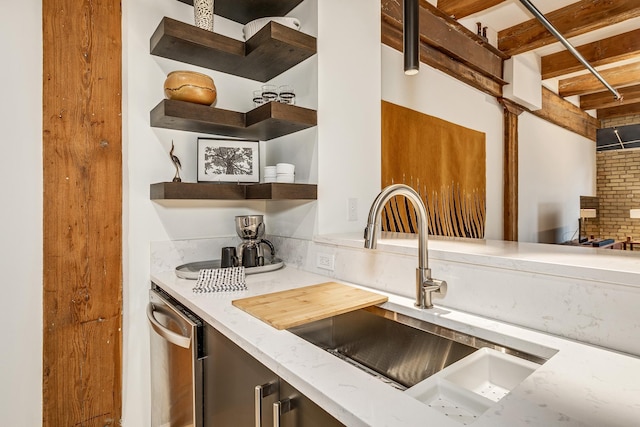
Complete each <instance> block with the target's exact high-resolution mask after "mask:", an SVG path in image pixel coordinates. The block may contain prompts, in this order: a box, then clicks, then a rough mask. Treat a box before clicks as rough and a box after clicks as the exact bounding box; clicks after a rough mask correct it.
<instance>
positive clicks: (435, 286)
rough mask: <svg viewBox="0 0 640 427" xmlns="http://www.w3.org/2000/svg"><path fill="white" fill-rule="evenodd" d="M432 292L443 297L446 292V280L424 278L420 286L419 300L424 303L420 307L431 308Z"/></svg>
mask: <svg viewBox="0 0 640 427" xmlns="http://www.w3.org/2000/svg"><path fill="white" fill-rule="evenodd" d="M434 293H435V294H438V295H440V296H441V297H444V296H445V295H446V294H447V282H446V281H444V280H438V279H432V278H429V279H427V280H425V281H424V282H423V283H422V286H421V294H422V298H421V300H422V304H423V305H424V307H421V308H433V294H434Z"/></svg>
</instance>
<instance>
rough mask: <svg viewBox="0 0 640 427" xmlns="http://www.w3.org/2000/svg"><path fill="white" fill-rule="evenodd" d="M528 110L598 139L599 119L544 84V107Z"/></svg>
mask: <svg viewBox="0 0 640 427" xmlns="http://www.w3.org/2000/svg"><path fill="white" fill-rule="evenodd" d="M527 111H529V112H530V113H531V114H533V115H534V116H537V117H540V118H541V119H543V120H546V121H548V122H550V123H554V124H556V125H558V126H560V127H561V128H564V129H567V130H569V131H571V132H574V133H577V134H578V135H582V136H584V137H585V138H588V139H590V140H592V141H595V140H596V130H597V129H598V120H597V119H596V118H595V117H592V116H590V115H589V114H587V113H585V112H584V111H582V110H581V109H580V108H579V107H577V106H575V105H573V104H572V103H570V102H569V101H566V100H564V99H562V98H560V97H559V96H558V95H556V94H555V93H553V92H552V91H551V90H549V89H547V88H546V87H544V86H543V87H542V108H541V109H539V110H534V111H532V110H527Z"/></svg>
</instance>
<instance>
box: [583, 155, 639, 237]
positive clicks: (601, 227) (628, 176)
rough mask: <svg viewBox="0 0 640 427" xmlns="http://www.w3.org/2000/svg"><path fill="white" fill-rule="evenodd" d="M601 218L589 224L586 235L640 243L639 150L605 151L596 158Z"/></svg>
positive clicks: (599, 216) (599, 215) (586, 227)
mask: <svg viewBox="0 0 640 427" xmlns="http://www.w3.org/2000/svg"><path fill="white" fill-rule="evenodd" d="M596 164H597V184H596V188H597V196H598V198H599V200H600V207H599V209H598V217H597V218H594V219H590V220H588V221H587V224H586V226H585V229H586V232H587V233H586V234H588V235H594V236H596V237H600V238H611V239H616V240H625V239H626V238H627V236H631V238H632V240H633V241H636V242H638V241H640V219H631V218H629V210H630V209H640V149H627V150H611V151H602V152H599V153H597V155H596Z"/></svg>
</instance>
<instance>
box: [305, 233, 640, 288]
mask: <svg viewBox="0 0 640 427" xmlns="http://www.w3.org/2000/svg"><path fill="white" fill-rule="evenodd" d="M313 242H314V243H316V244H320V245H328V246H333V247H336V248H347V249H351V250H363V251H365V250H367V249H364V247H363V246H364V238H363V237H362V236H359V235H358V234H356V233H343V234H330V235H317V236H314V238H313ZM417 243H418V242H417V238H416V237H415V235H411V234H403V233H382V235H381V238H380V240H379V241H378V248H377V250H378V251H381V252H384V253H389V254H395V255H409V256H417V247H418V246H417ZM429 260H430V261H446V262H455V263H464V264H474V265H479V266H484V267H493V268H500V269H508V270H515V271H519V272H531V273H536V274H547V275H551V276H559V277H567V278H576V279H580V280H585V281H592V282H593V281H595V282H601V283H605V284H614V285H617V286H624V287H631V288H636V289H638V288H640V255H639V254H634V253H631V252H624V251H617V250H616V251H614V250H611V249H596V248H577V247H571V246H564V245H551V244H538V243H518V242H506V241H496V240H472V239H448V238H438V237H430V239H429Z"/></svg>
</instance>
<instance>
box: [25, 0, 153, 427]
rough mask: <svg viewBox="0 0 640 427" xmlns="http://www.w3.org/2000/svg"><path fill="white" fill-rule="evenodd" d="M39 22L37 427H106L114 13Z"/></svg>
mask: <svg viewBox="0 0 640 427" xmlns="http://www.w3.org/2000/svg"><path fill="white" fill-rule="evenodd" d="M42 20H43V110H42V114H43V116H42V120H43V138H42V145H43V151H42V153H43V169H44V171H43V172H44V173H43V177H44V188H43V191H44V195H43V196H44V203H43V209H44V212H43V218H44V224H43V234H44V243H43V265H44V271H43V292H44V296H43V355H42V358H43V379H42V381H43V391H42V392H43V411H42V414H43V420H42V425H43V426H51V427H58V426H87V427H90V426H96V427H98V426H99V427H104V426H115V425H119V424H120V419H121V413H122V379H121V377H122V120H121V111H122V108H121V103H122V99H121V91H122V77H121V76H122V36H121V5H120V1H119V0H93V1H87V0H50V1H45V2H42ZM143 53H144V52H141V54H143ZM25 368H26V367H25Z"/></svg>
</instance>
